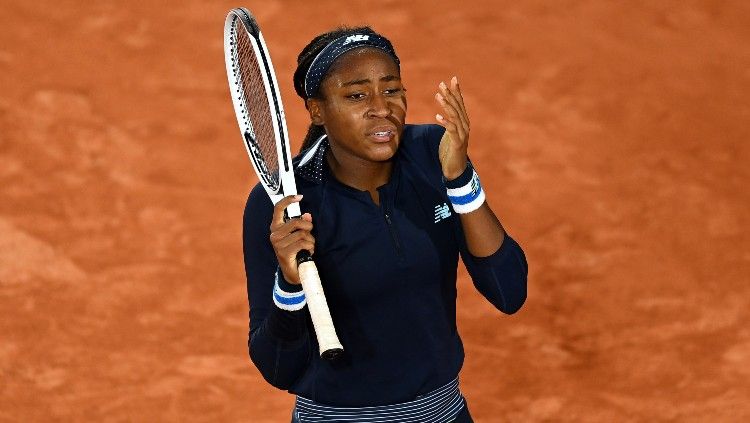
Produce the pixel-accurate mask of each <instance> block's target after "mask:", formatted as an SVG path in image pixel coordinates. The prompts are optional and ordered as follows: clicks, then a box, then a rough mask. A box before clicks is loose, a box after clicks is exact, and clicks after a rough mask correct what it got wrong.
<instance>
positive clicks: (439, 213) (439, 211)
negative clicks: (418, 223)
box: [435, 203, 451, 223]
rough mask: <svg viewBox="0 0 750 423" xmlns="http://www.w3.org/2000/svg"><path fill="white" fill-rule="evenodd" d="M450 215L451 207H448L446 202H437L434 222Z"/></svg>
mask: <svg viewBox="0 0 750 423" xmlns="http://www.w3.org/2000/svg"><path fill="white" fill-rule="evenodd" d="M450 215H451V209H449V208H448V204H446V203H443V204H438V205H437V206H435V223H438V222H440V221H441V220H443V219H447V218H448V217H450Z"/></svg>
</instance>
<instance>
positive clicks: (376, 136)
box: [370, 129, 396, 142]
mask: <svg viewBox="0 0 750 423" xmlns="http://www.w3.org/2000/svg"><path fill="white" fill-rule="evenodd" d="M395 135H396V131H394V130H392V129H383V130H379V131H373V132H370V138H371V139H372V140H374V141H375V142H388V141H391V140H392V139H393V137H394V136H395Z"/></svg>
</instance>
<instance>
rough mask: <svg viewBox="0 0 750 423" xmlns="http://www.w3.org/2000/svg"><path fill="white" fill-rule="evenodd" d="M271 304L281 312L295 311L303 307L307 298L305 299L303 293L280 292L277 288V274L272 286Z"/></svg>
mask: <svg viewBox="0 0 750 423" xmlns="http://www.w3.org/2000/svg"><path fill="white" fill-rule="evenodd" d="M273 303H274V304H276V307H278V308H280V309H282V310H287V311H297V310H301V309H303V308H304V307H305V305H306V304H307V298H306V297H305V291H299V292H286V291H284V290H282V289H281V288H280V287H279V274H278V272H277V273H276V280H275V282H274V285H273Z"/></svg>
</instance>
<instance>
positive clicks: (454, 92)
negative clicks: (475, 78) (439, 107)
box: [439, 76, 469, 133]
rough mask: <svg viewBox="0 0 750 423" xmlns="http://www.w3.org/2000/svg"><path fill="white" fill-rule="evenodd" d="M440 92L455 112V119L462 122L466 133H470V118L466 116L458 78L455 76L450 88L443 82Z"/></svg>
mask: <svg viewBox="0 0 750 423" xmlns="http://www.w3.org/2000/svg"><path fill="white" fill-rule="evenodd" d="M439 91H440V92H439V94H440V95H441V97H442V98H443V99H444V100H445V102H446V104H449V105H450V106H451V107H452V109H453V111H455V117H456V119H458V121H460V124H461V126H462V129H463V130H464V132H467V133H468V131H469V118H468V116H467V114H466V106H465V105H464V100H463V96H462V95H461V90H460V88H459V87H458V78H456V77H455V76H454V77H453V78H451V82H450V87H448V86H447V85H446V84H445V82H441V83H440V85H439ZM457 123H459V122H457Z"/></svg>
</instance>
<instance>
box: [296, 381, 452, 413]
mask: <svg viewBox="0 0 750 423" xmlns="http://www.w3.org/2000/svg"><path fill="white" fill-rule="evenodd" d="M464 406H465V401H464V397H463V395H461V391H459V389H458V378H456V379H453V380H452V381H450V382H448V383H447V384H445V385H443V386H442V387H440V388H438V389H435V390H434V391H432V392H429V393H427V394H425V395H422V396H419V397H418V398H417V399H415V400H413V401H407V402H402V403H399V404H393V405H378V406H371V407H333V406H329V405H323V404H319V403H316V402H314V401H312V400H309V399H307V398H304V397H301V396H299V395H298V396H297V401H296V404H295V413H296V417H297V419H298V420H299V421H300V422H302V423H307V422H316V423H318V422H321V423H322V422H363V423H381V422H382V423H386V422H387V423H444V422H447V421H452V420H453V419H454V418H456V416H457V415H458V414H459V413H460V412H461V410H462V409H463V408H464Z"/></svg>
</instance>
